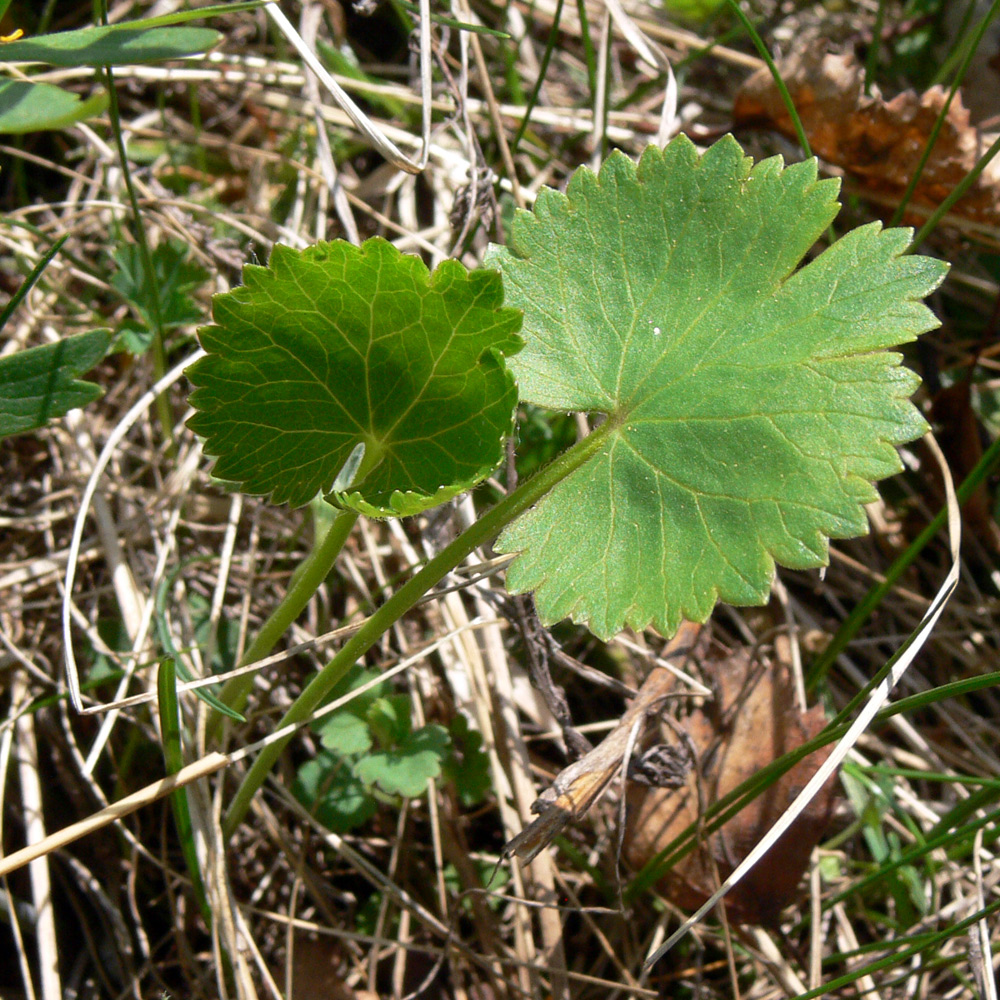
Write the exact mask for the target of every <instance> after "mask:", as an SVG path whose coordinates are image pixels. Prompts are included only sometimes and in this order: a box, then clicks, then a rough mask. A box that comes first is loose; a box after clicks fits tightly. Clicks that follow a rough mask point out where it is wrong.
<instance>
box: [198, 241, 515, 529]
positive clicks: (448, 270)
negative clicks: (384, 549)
mask: <svg viewBox="0 0 1000 1000" xmlns="http://www.w3.org/2000/svg"><path fill="white" fill-rule="evenodd" d="M243 279H244V282H245V284H244V285H243V286H242V287H240V288H236V289H234V290H233V291H231V292H227V293H225V294H223V295H218V296H216V297H215V299H214V310H213V316H214V319H215V322H216V324H217V325H215V326H210V327H206V328H204V329H202V330H201V331H199V335H200V338H201V342H202V346H203V347H204V348H205V350H206V351H208V352H209V355H208V357H205V358H202V359H201V360H200V361H198V362H196V363H195V364H194V365H193V366H192V367H191V368H189V369H188V377H189V378H190V379H191V381H192V383H194V385H195V386H197V387H198V388H197V389H196V391H195V392H194V393H193V394H192V396H191V403H192V404H193V405H194V406H195V407H196V408H197V409H198V410H200V411H201V412H200V413H197V414H196V415H195V416H194V417H192V418H191V420H190V421H189V424H190V426H191V428H192V430H194V431H195V432H197V433H198V434H201V435H202V436H204V437H205V439H206V442H205V450H206V452H207V453H208V454H210V455H216V456H218V461H217V462H216V466H215V474H216V475H217V476H218V477H220V478H222V479H227V480H231V481H233V482H237V483H240V484H241V487H242V489H243V490H244V491H245V492H247V493H256V494H270V495H271V497H272V499H273V500H274V502H275V503H283V502H288V503H291V504H293V505H301V504H305V503H308V502H309V501H310V500H311V499H312V498H313V497H314V496H315V495H316V494H317V493H318V492H320V491H328V490H330V488H331V485H332V484H333V482H334V480H335V477H336V476H337V473H338V472H339V470H340V469H341V467H342V466H343V465H344V463H345V462H346V461H347V460H348V457H349V456H350V455H351V453H352V451H353V450H354V448H355V446H356V445H358V444H359V443H360V444H363V445H364V446H365V457H364V460H363V462H362V464H361V468H360V469H359V472H358V475H357V477H356V478H355V481H354V485H353V491H352V492H351V493H350V494H348V495H344V494H338V495H337V497H336V498H335V499H336V500H337V501H338V502H339V503H340V504H342V505H344V506H349V507H352V508H354V509H356V510H359V511H361V512H362V513H366V514H370V515H373V516H376V517H387V516H393V515H407V514H415V513H417V512H419V511H421V510H425V509H427V508H428V507H432V506H434V505H436V504H438V503H441V502H442V501H444V500H446V499H448V498H450V497H452V496H455V495H456V494H458V493H461V492H463V491H465V490H467V489H469V488H470V487H471V486H473V485H475V484H476V483H478V482H480V481H481V480H482V479H484V478H485V477H486V476H487V475H488V474H489V473H490V471H491V470H492V469H493V468H495V467H496V465H497V464H498V463H499V461H500V459H501V457H502V453H503V440H504V438H505V437H506V435H507V434H508V433H510V429H511V426H512V419H513V411H514V407H515V405H516V403H517V390H516V387H515V385H514V381H513V378H512V377H511V375H510V373H509V372H508V371H507V368H506V365H505V363H504V358H503V355H504V354H508V355H509V354H512V353H514V352H515V351H517V350H519V349H520V347H521V340H520V338H519V337H518V336H517V333H516V331H517V329H518V328H519V326H520V314H519V313H518V312H517V311H516V310H513V309H505V308H503V307H502V295H503V290H502V284H501V281H500V278H499V275H497V274H496V273H495V272H492V271H485V270H484V271H473V272H471V273H470V272H467V271H466V270H465V268H464V267H462V265H461V264H459V263H458V262H457V261H454V260H449V261H445V262H444V263H442V264H441V265H440V266H439V267H438V268H437V270H436V271H435V272H434V273H433V275H432V274H430V273H429V272H428V270H427V268H426V266H425V265H424V264H423V262H422V261H421V260H420V259H419V258H417V257H413V256H408V255H404V254H402V253H400V252H399V251H398V250H396V249H395V248H394V247H393V246H392V245H391V244H390V243H387V242H386V241H385V240H382V239H377V238H376V239H371V240H368V241H366V242H365V243H364V244H363V245H362V246H361V247H355V246H352V245H351V244H349V243H345V242H342V241H337V242H334V243H319V244H316V245H315V246H312V247H309V248H308V249H307V250H304V251H301V252H299V251H296V250H291V249H289V248H288V247H283V246H276V247H275V248H274V252H273V253H272V255H271V260H270V264H269V266H268V267H266V268H265V267H258V266H254V265H247V266H246V267H245V268H244V270H243Z"/></svg>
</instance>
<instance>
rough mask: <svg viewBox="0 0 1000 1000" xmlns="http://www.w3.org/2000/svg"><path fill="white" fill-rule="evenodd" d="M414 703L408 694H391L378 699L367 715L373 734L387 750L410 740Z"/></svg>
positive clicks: (372, 704)
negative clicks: (411, 714) (411, 715)
mask: <svg viewBox="0 0 1000 1000" xmlns="http://www.w3.org/2000/svg"><path fill="white" fill-rule="evenodd" d="M412 711H413V702H412V701H411V700H410V696H409V695H407V694H391V695H386V696H385V697H382V698H376V699H375V701H373V702H372V703H371V705H370V706H369V708H368V711H367V712H366V713H365V719H366V720H367V722H368V725H369V726H371V730H372V732H373V733H374V734H375V736H376V738H377V739H378V741H379V745H380V746H382V747H385V748H387V749H388V748H390V747H395V746H397V745H400V744H402V743H404V742H405V741H406V740H407V739H409V737H410V735H411V732H412V726H411V723H410V713H411V712H412Z"/></svg>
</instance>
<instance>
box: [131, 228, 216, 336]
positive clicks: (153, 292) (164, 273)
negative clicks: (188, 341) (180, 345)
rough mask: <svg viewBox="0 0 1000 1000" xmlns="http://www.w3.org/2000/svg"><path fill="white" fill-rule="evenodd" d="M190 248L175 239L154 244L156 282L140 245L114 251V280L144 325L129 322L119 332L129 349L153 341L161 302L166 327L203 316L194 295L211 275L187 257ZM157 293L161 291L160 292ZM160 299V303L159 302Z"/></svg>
mask: <svg viewBox="0 0 1000 1000" xmlns="http://www.w3.org/2000/svg"><path fill="white" fill-rule="evenodd" d="M188 255H189V250H188V248H187V247H186V246H185V245H183V244H181V243H179V242H175V241H169V242H166V243H161V244H159V246H157V247H155V248H154V250H153V252H152V254H151V257H152V263H153V271H154V273H155V275H156V283H155V285H151V284H150V283H149V282H148V281H147V280H146V274H145V269H144V268H143V266H142V258H141V255H140V253H139V248H138V246H136V245H135V244H126V245H124V246H121V247H119V248H118V249H117V250H116V251H115V252H114V261H115V264H117V265H118V270H117V271H116V272H115V274H114V275H113V276H112V278H111V284H112V285H113V286H114V287H115V288H116V289H117V290H118V292H119V293H120V294H121V295H122V297H123V298H124V299H126V300H127V301H128V302H129V303H130V304H131V305H132V306H133V307H134V309H135V310H136V312H137V313H138V316H139V318H140V319H141V320H142V323H143V327H142V328H141V329H136V328H135V325H134V323H131V322H128V321H127V322H126V323H125V324H123V326H122V327H120V328H119V330H118V336H119V338H120V340H121V342H122V344H123V346H124V347H125V349H126V350H128V351H129V352H131V353H132V354H142V353H144V352H145V351H146V350H147V349H148V348H149V345H150V344H151V343H152V341H153V330H154V328H155V323H154V320H153V315H154V308H155V307H156V305H157V304H158V305H159V317H160V323H161V325H162V328H163V329H164V330H172V329H176V328H178V327H183V326H193V325H194V324H196V323H197V322H198V321H199V320H200V319H201V318H202V315H203V313H202V308H201V307H200V306H199V305H198V304H197V303H196V302H195V301H194V299H193V298H192V297H191V293H192V292H195V291H197V290H198V289H199V288H201V287H202V286H203V285H204V284H205V283H206V282H207V281H208V279H209V274H208V272H207V271H206V270H205V269H204V268H203V267H201V266H200V265H198V264H195V263H194V262H192V261H190V260H189V259H188ZM157 293H158V295H157ZM157 299H158V303H157Z"/></svg>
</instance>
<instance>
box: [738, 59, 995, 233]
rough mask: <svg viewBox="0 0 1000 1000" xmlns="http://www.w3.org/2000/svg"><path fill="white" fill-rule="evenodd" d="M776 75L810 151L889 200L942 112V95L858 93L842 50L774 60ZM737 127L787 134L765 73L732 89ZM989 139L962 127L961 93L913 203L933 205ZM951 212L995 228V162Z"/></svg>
mask: <svg viewBox="0 0 1000 1000" xmlns="http://www.w3.org/2000/svg"><path fill="white" fill-rule="evenodd" d="M778 68H779V70H780V71H781V76H782V78H783V79H784V81H785V84H786V85H787V87H788V90H789V93H790V94H791V96H792V102H793V103H794V104H795V108H796V110H797V111H798V113H799V117H800V118H801V119H802V127H803V128H804V129H805V132H806V135H807V136H808V137H809V143H810V145H811V146H812V149H813V152H814V153H816V154H817V155H819V156H821V157H823V159H825V160H827V161H828V162H830V163H834V164H837V165H838V166H841V167H843V168H844V169H845V170H846V171H847V172H848V173H849V174H850V175H851V176H852V177H854V178H856V179H857V180H858V181H859V182H860V183H861V184H862V186H863V187H865V188H867V189H868V190H870V191H871V192H873V193H874V194H877V195H880V196H883V197H886V198H889V199H892V200H897V199H898V198H899V197H900V196H901V195H902V194H903V192H904V191H905V189H906V185H907V184H908V183H909V182H910V178H911V177H912V176H913V174H914V172H915V170H916V168H917V164H918V162H919V160H920V156H921V154H922V153H923V150H924V147H925V146H926V144H927V140H928V138H929V136H930V132H931V128H932V126H933V124H934V122H935V120H936V119H937V117H938V115H939V114H940V112H941V109H942V108H943V107H944V104H945V101H946V100H947V96H948V95H947V91H945V90H944V89H943V88H941V87H931V89H930V90H928V91H926V92H925V93H923V94H917V93H916V92H914V91H912V90H907V91H904V92H903V93H901V94H899V95H897V96H896V97H894V98H893V99H892V100H891V101H886V100H885V98H883V97H882V95H881V94H880V93H879V91H878V89H877V88H875V87H873V88H872V92H871V93H870V94H867V95H866V94H865V92H864V69H863V68H862V67H861V66H859V65H858V64H857V62H856V61H855V58H854V56H853V55H852V54H850V53H844V54H833V53H823V52H821V51H819V50H817V49H816V48H815V47H813V48H807V49H805V50H804V51H801V52H796V53H793V54H792V55H790V56H789V57H788V59H786V60H784V61H783V62H781V63H779V66H778ZM733 120H734V122H735V123H736V124H737V125H739V126H757V127H767V128H776V129H778V130H779V131H781V132H783V133H785V134H786V135H788V136H790V137H793V138H794V136H795V129H794V127H793V126H792V122H791V118H790V117H789V115H788V112H787V111H786V109H785V106H784V104H783V102H782V100H781V97H780V96H779V94H778V90H777V88H776V87H775V85H774V80H773V78H772V76H771V73H770V71H769V70H767V69H762V70H758V71H757V72H756V73H754V74H753V76H751V77H750V78H749V79H748V80H747V81H746V83H744V84H743V86H742V87H741V88H740V91H739V93H738V94H737V96H736V102H735V104H734V107H733ZM995 138H996V136H995V135H992V134H985V133H981V132H979V130H978V129H976V128H974V127H973V126H972V125H971V124H970V122H969V112H968V111H967V110H966V108H965V107H964V106H963V104H962V97H961V93H958V94H956V95H955V99H954V101H953V102H952V104H951V107H950V108H949V109H948V114H947V117H946V118H945V121H944V124H943V126H942V128H941V132H940V134H939V136H938V139H937V142H936V143H935V145H934V149H933V150H932V152H931V155H930V159H929V160H928V161H927V165H926V167H925V168H924V172H923V174H922V176H921V180H920V183H919V184H918V185H917V188H916V191H915V192H914V195H913V201H914V202H916V203H918V204H922V205H926V206H929V207H936V206H937V205H939V204H940V203H941V202H942V201H943V200H944V199H945V197H947V196H948V195H949V194H950V193H951V191H952V190H953V189H954V187H955V185H956V184H958V182H959V181H961V180H962V179H963V178H964V177H965V176H966V175H967V174H968V173H969V171H970V170H972V168H973V167H974V166H975V165H976V161H977V160H978V159H979V157H980V156H981V155H982V154H983V153H984V152H985V150H986V149H987V148H988V147H989V145H990V144H991V143H992V142H993V140H994V139H995ZM952 211H953V212H954V213H955V214H957V215H961V216H964V217H965V218H968V219H972V220H973V221H976V222H980V223H986V224H990V225H997V224H1000V163H998V162H997V160H996V159H994V160H993V161H991V162H990V163H989V164H988V165H987V167H986V169H985V170H984V171H983V173H982V175H981V176H980V177H979V178H978V180H977V181H976V183H975V184H974V185H973V186H972V187H971V188H970V189H969V190H968V192H967V193H966V194H965V196H964V197H963V198H962V199H961V200H960V201H959V202H958V203H957V204H956V205H955V206H954V208H953V209H952Z"/></svg>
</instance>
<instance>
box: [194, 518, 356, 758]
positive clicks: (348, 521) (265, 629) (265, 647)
mask: <svg viewBox="0 0 1000 1000" xmlns="http://www.w3.org/2000/svg"><path fill="white" fill-rule="evenodd" d="M358 516H359V515H358V513H357V511H353V510H344V511H341V512H340V513H339V514H338V515H337V517H336V518H335V519H334V521H333V524H331V525H330V528H329V530H328V531H327V533H326V537H325V538H324V539H323V540H322V542H320V544H319V545H317V546H316V547H315V548H314V549H313V550H312V552H311V553H310V554H309V556H308V558H307V559H306V560H305V562H303V563H302V565H301V566H300V567H299V572H298V576H297V577H296V579H295V581H294V582H293V584H292V586H291V587H290V588H289V590H288V593H287V594H285V596H284V599H283V600H282V602H281V603H280V604H279V605H278V606H277V607H276V608H275V609H274V611H272V612H271V615H270V617H269V618H268V619H267V621H266V622H264V624H263V625H262V626H261V629H260V631H259V632H258V633H257V637H256V638H255V639H254V641H253V642H252V643H251V644H250V646H249V647H248V648H247V650H246V652H245V653H244V654H243V656H242V657H241V658H240V666H241V667H243V666H246V665H247V664H250V663H256V662H257V660H262V659H263V658H264V657H265V656H267V655H268V653H270V652H271V650H272V649H273V648H274V645H275V643H276V642H277V641H278V640H279V639H280V638H281V637H282V636H283V635H284V634H285V632H286V631H287V629H288V628H289V626H290V625H291V624H292V622H294V621H295V619H296V618H298V617H299V615H300V614H301V613H302V609H303V608H304V607H305V606H306V604H308V603H309V600H310V598H311V597H312V596H313V594H315V593H316V591H317V590H319V588H320V586H321V585H322V583H323V581H324V580H325V579H326V578H327V576H328V574H329V572H330V570H331V569H332V568H333V564H334V563H335V562H336V561H337V556H339V555H340V550H341V549H342V548H343V547H344V543H345V542H346V541H347V536H348V535H350V533H351V529H352V528H353V527H354V525H355V522H356V521H357V520H358ZM252 687H253V674H252V673H248V674H242V675H240V676H239V677H233V678H232V679H231V680H229V681H227V682H226V683H225V685H224V686H223V688H222V690H221V691H220V692H219V700H220V701H221V702H223V703H225V704H226V705H228V706H229V707H230V708H232V709H235V710H236V711H237V712H242V711H243V708H244V707H245V705H246V702H247V698H248V697H249V695H250V690H251V688H252ZM222 719H223V716H222V714H221V713H219V712H213V714H212V716H211V718H210V719H209V721H208V728H207V733H206V740H207V743H208V745H209V746H212V745H213V744H215V743H216V742H217V741H218V739H219V727H220V726H221V725H222Z"/></svg>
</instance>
